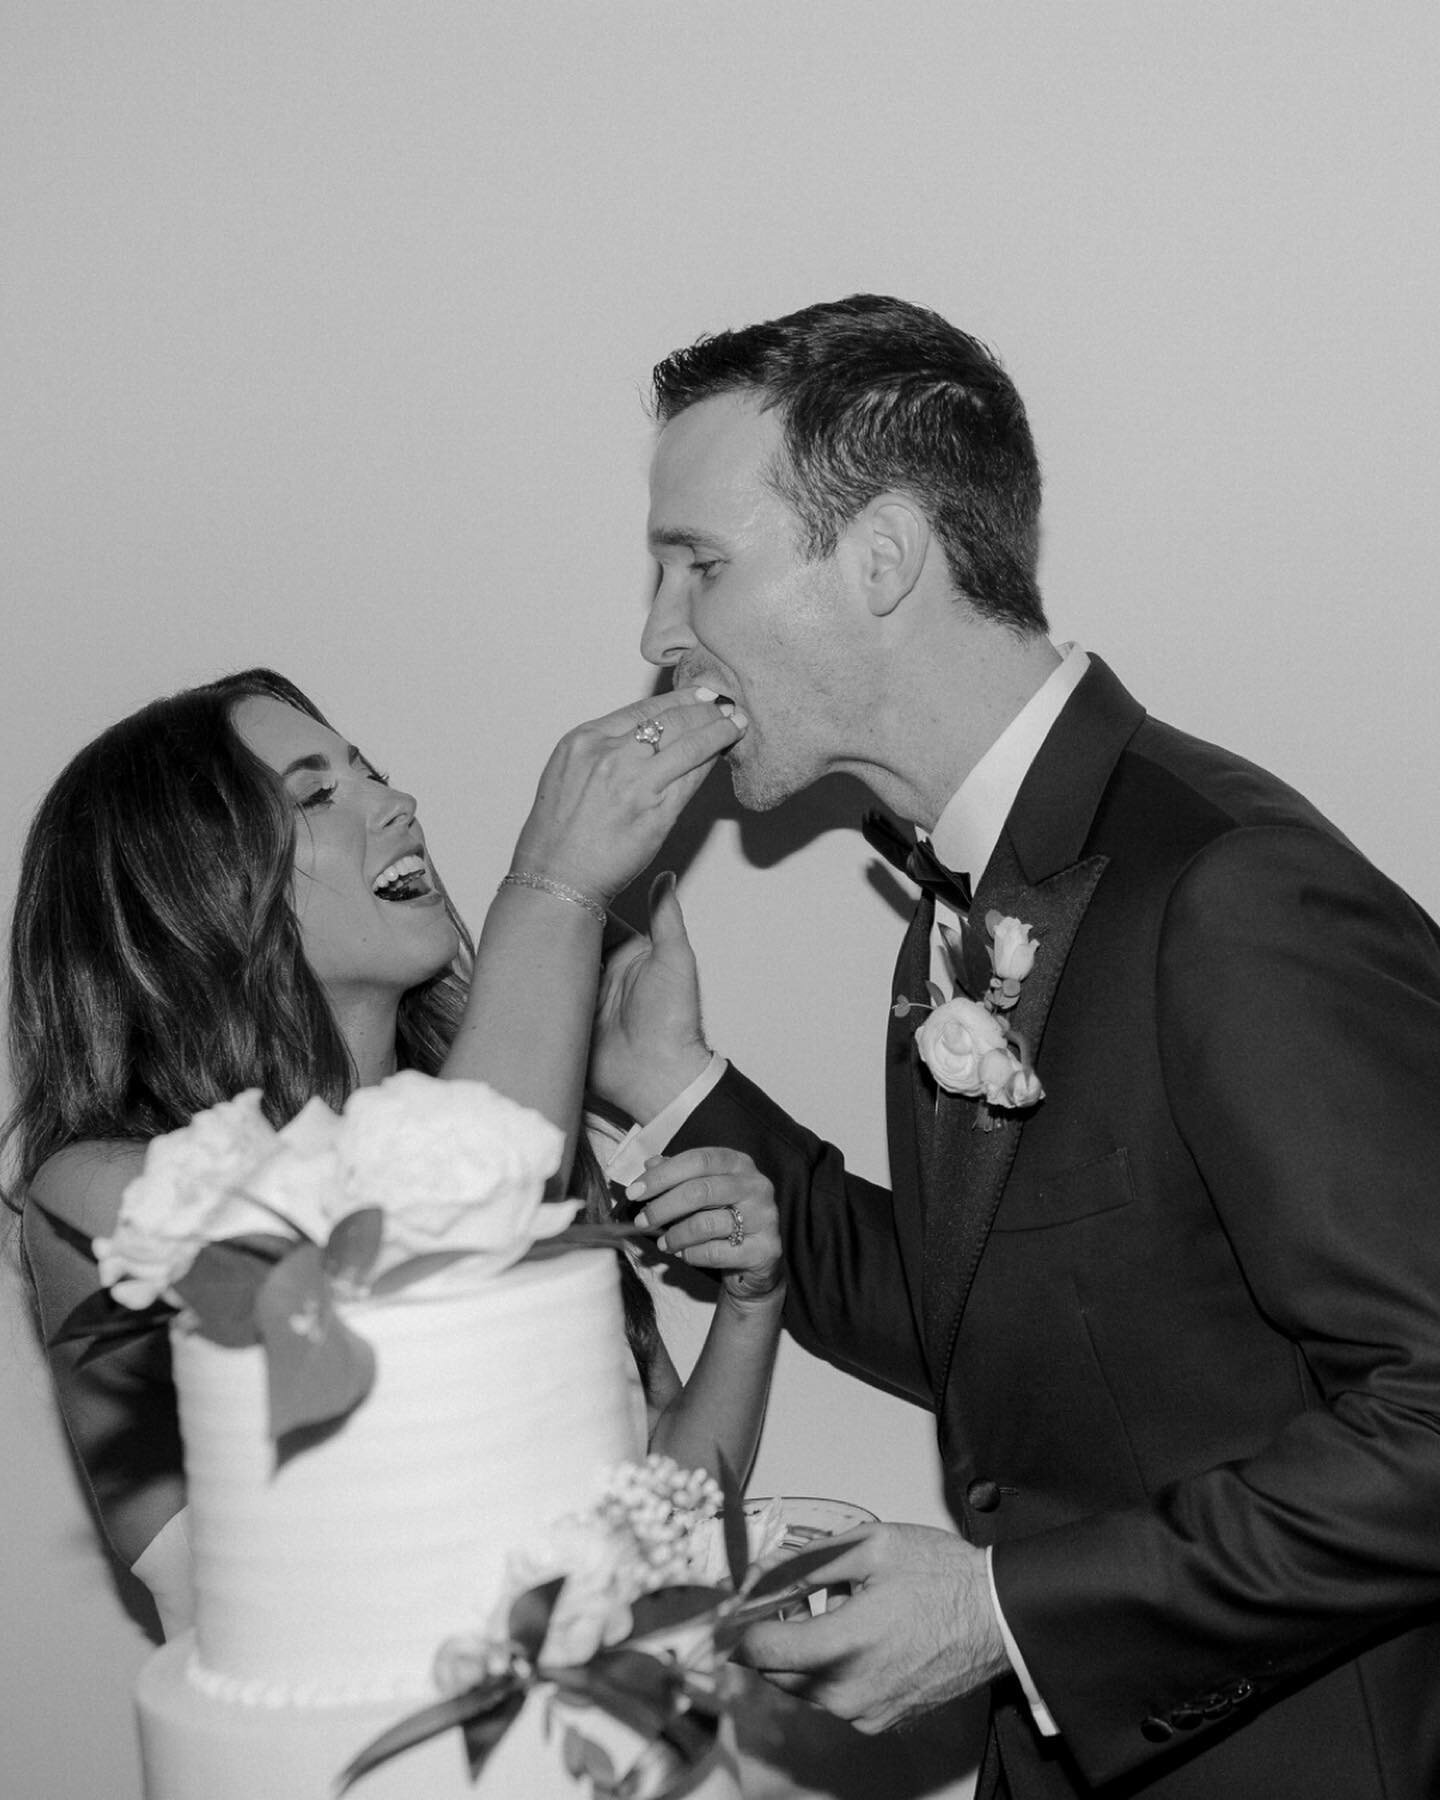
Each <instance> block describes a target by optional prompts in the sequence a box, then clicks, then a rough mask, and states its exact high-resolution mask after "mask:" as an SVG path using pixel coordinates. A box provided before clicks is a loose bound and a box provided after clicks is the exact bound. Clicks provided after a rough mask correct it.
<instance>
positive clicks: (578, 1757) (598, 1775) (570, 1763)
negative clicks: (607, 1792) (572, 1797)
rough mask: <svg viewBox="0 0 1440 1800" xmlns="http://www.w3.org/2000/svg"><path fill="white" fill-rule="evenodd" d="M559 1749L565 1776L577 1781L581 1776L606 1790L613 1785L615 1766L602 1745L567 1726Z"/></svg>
mask: <svg viewBox="0 0 1440 1800" xmlns="http://www.w3.org/2000/svg"><path fill="white" fill-rule="evenodd" d="M561 1748H562V1752H563V1755H564V1760H565V1772H566V1774H567V1775H573V1776H574V1778H575V1779H576V1780H577V1781H579V1780H580V1779H581V1778H582V1776H583V1777H584V1778H585V1779H587V1780H589V1781H593V1782H594V1783H595V1784H596V1785H597V1786H601V1787H605V1788H607V1789H608V1788H611V1787H613V1786H614V1785H615V1764H614V1763H613V1762H612V1761H611V1760H610V1753H609V1752H608V1751H607V1750H606V1749H605V1747H604V1745H603V1744H597V1743H596V1742H595V1740H594V1739H593V1738H587V1737H586V1736H585V1735H584V1734H583V1733H582V1732H579V1731H577V1730H576V1729H575V1727H574V1726H573V1725H567V1726H566V1727H565V1736H564V1738H563V1739H562V1740H561Z"/></svg>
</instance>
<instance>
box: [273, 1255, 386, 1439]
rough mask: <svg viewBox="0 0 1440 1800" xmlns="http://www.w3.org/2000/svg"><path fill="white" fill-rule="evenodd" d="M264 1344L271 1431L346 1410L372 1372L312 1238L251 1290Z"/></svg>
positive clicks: (278, 1434)
mask: <svg viewBox="0 0 1440 1800" xmlns="http://www.w3.org/2000/svg"><path fill="white" fill-rule="evenodd" d="M255 1323H256V1326H257V1328H258V1330H259V1333H260V1341H261V1343H262V1344H263V1345H264V1348H265V1365H266V1377H267V1384H268V1388H269V1395H270V1435H271V1437H272V1438H273V1439H275V1440H276V1444H277V1449H280V1450H281V1452H282V1453H281V1457H280V1460H281V1461H283V1460H284V1453H283V1446H282V1445H281V1440H282V1439H284V1438H285V1437H287V1436H288V1435H289V1434H290V1433H291V1432H294V1431H296V1430H298V1429H300V1428H301V1427H304V1426H308V1425H323V1424H327V1423H328V1422H329V1421H331V1420H333V1419H341V1418H344V1417H345V1416H346V1414H348V1413H350V1412H352V1411H353V1410H354V1408H355V1407H357V1406H358V1405H359V1404H360V1402H361V1401H362V1400H363V1399H364V1398H365V1396H366V1395H367V1394H368V1393H369V1392H370V1389H371V1386H372V1385H373V1383H374V1380H375V1352H374V1351H373V1350H372V1349H371V1347H370V1345H369V1344H367V1343H366V1341H365V1340H364V1338H362V1337H360V1336H358V1335H357V1333H355V1332H353V1331H352V1330H351V1329H350V1327H349V1326H348V1325H347V1324H346V1323H345V1321H344V1320H343V1319H342V1318H341V1317H340V1315H339V1313H338V1312H336V1310H335V1303H334V1301H333V1299H332V1298H331V1294H330V1283H329V1279H328V1277H327V1276H326V1274H325V1267H324V1262H323V1259H322V1257H321V1253H320V1249H319V1247H318V1245H315V1244H312V1243H309V1242H306V1243H303V1244H298V1245H296V1247H295V1248H294V1249H293V1250H292V1251H291V1252H290V1254H289V1255H288V1256H286V1257H285V1258H283V1259H282V1260H281V1261H280V1262H278V1263H276V1264H275V1266H274V1268H273V1269H271V1270H270V1272H269V1274H268V1276H267V1277H266V1279H265V1281H264V1283H263V1284H262V1285H261V1288H260V1290H259V1292H258V1294H257V1295H256V1298H255Z"/></svg>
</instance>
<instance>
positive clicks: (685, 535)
mask: <svg viewBox="0 0 1440 1800" xmlns="http://www.w3.org/2000/svg"><path fill="white" fill-rule="evenodd" d="M711 541H712V540H711V539H710V538H708V537H706V535H705V533H704V532H703V531H692V530H691V529H690V527H689V526H687V525H667V526H666V528H665V529H664V530H663V531H652V532H651V533H650V548H651V549H652V550H660V549H671V550H689V549H691V548H692V547H693V546H694V545H696V544H708V543H710V542H711Z"/></svg>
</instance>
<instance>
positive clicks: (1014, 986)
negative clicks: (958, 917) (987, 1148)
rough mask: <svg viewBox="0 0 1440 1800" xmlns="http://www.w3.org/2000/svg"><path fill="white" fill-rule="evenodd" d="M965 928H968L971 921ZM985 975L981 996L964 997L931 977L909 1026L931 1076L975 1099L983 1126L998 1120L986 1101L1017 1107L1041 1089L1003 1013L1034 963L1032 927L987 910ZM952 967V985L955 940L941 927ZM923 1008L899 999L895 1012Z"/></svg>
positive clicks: (957, 972)
mask: <svg viewBox="0 0 1440 1800" xmlns="http://www.w3.org/2000/svg"><path fill="white" fill-rule="evenodd" d="M969 929H972V930H973V929H974V926H973V925H972V926H970V927H969ZM985 930H986V933H987V935H988V937H989V945H988V948H989V952H990V968H991V975H990V981H989V984H988V986H987V987H986V990H985V993H984V995H983V997H982V998H981V999H979V1000H973V999H971V998H970V997H969V996H968V995H967V994H965V993H963V992H961V993H957V994H956V995H955V997H954V998H953V999H950V1000H947V999H946V998H945V995H944V993H943V991H942V990H941V989H940V988H938V987H937V986H936V985H935V983H934V982H929V983H927V984H926V985H927V988H928V990H929V995H930V1002H929V1007H928V1010H929V1013H930V1016H929V1018H928V1019H926V1020H925V1022H924V1024H923V1025H921V1027H920V1029H919V1030H918V1031H917V1032H916V1033H915V1047H916V1049H917V1050H918V1051H919V1052H920V1056H921V1059H922V1061H923V1062H924V1064H925V1066H926V1068H927V1069H929V1071H930V1073H931V1075H933V1076H934V1078H935V1083H936V1085H937V1086H938V1087H940V1088H942V1089H943V1090H944V1091H945V1092H946V1093H947V1094H961V1095H964V1096H965V1097H966V1098H967V1099H970V1100H978V1101H979V1103H980V1104H979V1108H978V1112H977V1116H976V1120H975V1123H976V1124H977V1125H978V1126H979V1128H980V1129H981V1130H982V1131H990V1130H992V1129H993V1128H994V1126H995V1125H996V1124H997V1123H999V1121H998V1120H996V1119H994V1118H993V1117H992V1109H996V1108H1000V1109H1003V1110H1005V1111H1007V1112H1018V1111H1021V1110H1023V1109H1024V1108H1026V1107H1030V1106H1035V1105H1037V1104H1038V1103H1039V1102H1040V1101H1041V1100H1043V1099H1044V1097H1045V1090H1044V1088H1043V1087H1042V1086H1041V1084H1040V1078H1039V1076H1038V1075H1037V1074H1036V1073H1035V1069H1034V1065H1033V1063H1032V1062H1031V1059H1030V1050H1029V1046H1028V1045H1027V1044H1026V1041H1025V1039H1024V1037H1023V1036H1022V1035H1021V1034H1020V1033H1019V1032H1018V1031H1015V1030H1014V1029H1013V1028H1012V1026H1011V1025H1010V1023H1009V1020H1008V1018H1007V1016H1006V1015H1007V1014H1008V1013H1009V1012H1010V1011H1011V1009H1012V1008H1013V1007H1014V1006H1015V1003H1016V1002H1017V1001H1018V1000H1019V998H1020V989H1021V984H1022V983H1023V982H1024V980H1025V977H1026V976H1027V975H1028V974H1029V973H1030V971H1031V970H1032V969H1033V968H1034V966H1035V957H1036V955H1037V953H1038V951H1039V948H1040V946H1039V944H1038V943H1037V942H1036V940H1035V938H1034V936H1033V935H1032V930H1031V927H1030V926H1029V925H1028V924H1027V923H1026V922H1025V921H1024V920H1023V919H1016V918H1012V917H1010V916H1009V915H1008V914H1002V913H998V912H988V913H986V915H985ZM945 944H946V950H947V952H948V960H949V962H950V968H951V973H952V975H953V976H954V978H955V980H956V984H957V986H959V985H960V983H961V981H962V975H961V967H962V965H961V962H960V958H959V955H958V951H959V947H960V940H959V939H958V938H957V937H956V935H955V934H954V933H953V932H947V933H945ZM917 1009H918V1010H927V1009H926V1007H925V1003H924V1002H917V1001H914V1000H907V999H900V1000H897V1001H896V1002H895V1006H894V1012H895V1016H896V1017H897V1018H901V1019H903V1018H905V1017H906V1016H907V1015H908V1014H909V1013H910V1012H912V1011H915V1010H917Z"/></svg>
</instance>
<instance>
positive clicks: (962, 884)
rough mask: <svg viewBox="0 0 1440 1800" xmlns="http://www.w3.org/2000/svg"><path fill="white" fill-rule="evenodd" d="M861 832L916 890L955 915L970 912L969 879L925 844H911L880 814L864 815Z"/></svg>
mask: <svg viewBox="0 0 1440 1800" xmlns="http://www.w3.org/2000/svg"><path fill="white" fill-rule="evenodd" d="M860 829H861V831H862V832H863V833H864V836H865V842H866V843H867V844H869V846H870V848H871V849H872V850H878V851H879V852H880V854H881V856H883V857H884V858H885V860H886V862H888V863H890V864H891V865H892V866H893V867H895V868H897V869H899V870H900V872H901V874H902V875H908V876H909V877H910V879H911V880H912V881H913V882H914V883H915V885H916V887H920V888H924V890H925V891H926V893H928V894H933V895H934V896H935V898H936V899H937V900H943V901H944V902H945V903H946V905H947V906H953V907H954V909H955V911H956V912H958V913H968V912H969V910H970V877H969V876H968V875H962V874H961V873H960V872H959V871H958V870H957V869H947V868H946V867H945V865H944V863H942V862H941V860H940V858H939V857H938V856H937V855H936V854H935V852H934V851H933V850H932V849H931V848H930V846H929V844H928V843H923V844H922V843H912V842H911V841H910V839H909V838H907V837H904V836H903V835H902V834H901V833H900V832H898V831H897V830H896V829H895V827H894V826H893V825H892V824H891V823H890V821H889V820H888V819H887V818H886V817H885V815H884V814H883V813H878V812H868V813H866V815H865V817H864V818H863V819H862V820H861V821H860Z"/></svg>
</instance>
